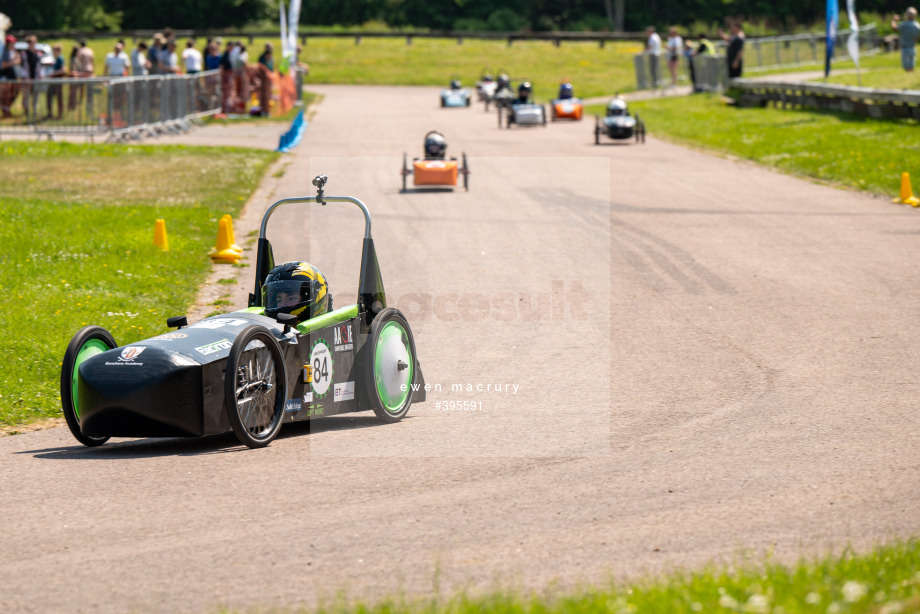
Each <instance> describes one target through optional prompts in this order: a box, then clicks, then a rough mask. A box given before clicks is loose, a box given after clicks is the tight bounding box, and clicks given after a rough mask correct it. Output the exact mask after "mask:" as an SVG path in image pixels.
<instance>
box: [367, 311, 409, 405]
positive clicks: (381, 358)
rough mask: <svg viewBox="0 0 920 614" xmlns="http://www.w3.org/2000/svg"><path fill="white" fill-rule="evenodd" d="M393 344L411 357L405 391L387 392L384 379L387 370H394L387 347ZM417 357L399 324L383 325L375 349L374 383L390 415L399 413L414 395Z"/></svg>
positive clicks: (388, 323) (394, 322)
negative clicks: (410, 396) (403, 349)
mask: <svg viewBox="0 0 920 614" xmlns="http://www.w3.org/2000/svg"><path fill="white" fill-rule="evenodd" d="M392 343H399V344H402V346H403V347H404V348H405V351H406V354H407V355H408V356H409V360H408V363H409V366H408V371H409V373H408V384H407V386H406V389H405V390H399V389H397V390H395V391H394V390H387V386H386V382H385V380H384V378H383V376H384V374H385V373H387V372H388V371H387V369H392V368H393V365H392V364H387V361H389V362H390V363H392V361H393V359H394V356H392V355H387V353H386V351H385V350H386V347H387V346H388V345H390V344H392ZM414 370H415V357H414V356H412V347H411V346H410V345H409V335H408V334H407V333H406V329H404V328H403V327H402V326H401V325H400V324H399V323H398V322H396V321H394V320H391V321H389V322H387V323H386V324H384V325H383V328H382V329H381V330H380V335H379V336H378V337H377V346H376V347H375V348H374V383H375V384H376V388H377V396H378V397H380V401H381V402H382V403H383V406H384V408H386V410H387V411H388V412H390V413H399V410H400V409H401V408H402V407H403V405H404V404H405V402H406V399H408V398H409V395H410V394H412V389H411V384H412V382H413V381H414V379H415V378H414V375H415V374H414Z"/></svg>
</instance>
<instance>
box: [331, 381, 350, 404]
mask: <svg viewBox="0 0 920 614" xmlns="http://www.w3.org/2000/svg"><path fill="white" fill-rule="evenodd" d="M333 389H334V392H333V396H332V400H333V401H335V402H336V403H338V402H339V401H350V400H351V399H353V398H355V383H354V382H342V383H340V384H336V385H335V386H333Z"/></svg>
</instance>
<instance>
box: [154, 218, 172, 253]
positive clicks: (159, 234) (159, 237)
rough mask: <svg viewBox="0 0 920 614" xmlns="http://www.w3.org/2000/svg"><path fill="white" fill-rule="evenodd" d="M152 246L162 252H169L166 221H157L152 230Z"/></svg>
mask: <svg viewBox="0 0 920 614" xmlns="http://www.w3.org/2000/svg"><path fill="white" fill-rule="evenodd" d="M153 244H154V245H156V246H157V247H159V248H160V249H162V250H163V251H164V252H168V251H169V238H168V237H167V236H166V220H163V219H160V220H157V223H156V226H154V228H153Z"/></svg>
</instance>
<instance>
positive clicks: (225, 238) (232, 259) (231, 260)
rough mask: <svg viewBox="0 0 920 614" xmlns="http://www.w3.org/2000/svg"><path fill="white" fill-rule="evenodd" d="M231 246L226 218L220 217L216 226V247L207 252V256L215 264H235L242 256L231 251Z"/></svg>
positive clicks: (233, 250)
mask: <svg viewBox="0 0 920 614" xmlns="http://www.w3.org/2000/svg"><path fill="white" fill-rule="evenodd" d="M231 245H232V244H231V241H230V224H228V223H227V218H225V217H222V218H220V223H219V224H218V226H217V245H215V246H214V249H212V250H211V251H210V252H208V256H210V257H211V260H213V261H214V262H215V263H216V264H236V263H237V261H238V260H239V259H240V257H241V256H242V254H241V253H240V252H238V251H236V250H235V249H233V248H232V247H231Z"/></svg>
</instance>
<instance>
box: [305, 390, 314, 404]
mask: <svg viewBox="0 0 920 614" xmlns="http://www.w3.org/2000/svg"><path fill="white" fill-rule="evenodd" d="M303 402H304V403H312V402H313V393H312V392H305V393H303Z"/></svg>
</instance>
